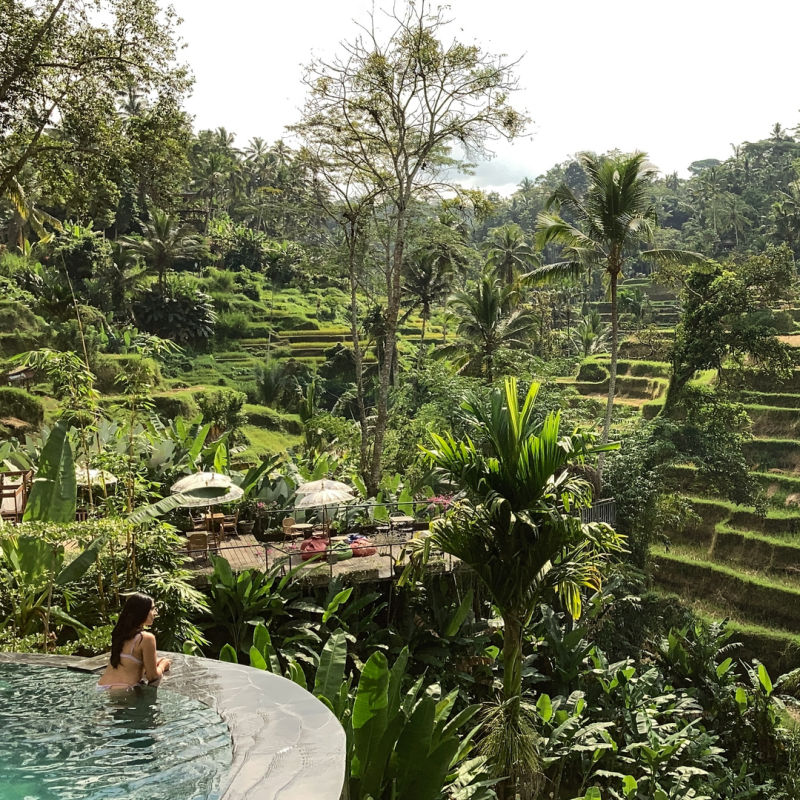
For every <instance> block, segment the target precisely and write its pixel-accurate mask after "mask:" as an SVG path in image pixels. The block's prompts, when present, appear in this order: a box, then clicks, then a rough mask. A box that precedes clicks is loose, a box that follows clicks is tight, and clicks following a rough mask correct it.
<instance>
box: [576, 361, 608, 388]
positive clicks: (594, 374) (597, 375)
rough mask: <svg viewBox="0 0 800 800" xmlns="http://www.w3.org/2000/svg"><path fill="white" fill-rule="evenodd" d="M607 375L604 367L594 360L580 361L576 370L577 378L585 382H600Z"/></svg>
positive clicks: (606, 378)
mask: <svg viewBox="0 0 800 800" xmlns="http://www.w3.org/2000/svg"><path fill="white" fill-rule="evenodd" d="M608 377H609V376H608V370H607V369H606V367H605V366H603V365H602V364H599V363H598V362H597V361H594V360H590V361H584V362H582V363H581V366H580V369H579V370H578V380H579V381H582V382H585V383H600V382H601V381H606V380H608Z"/></svg>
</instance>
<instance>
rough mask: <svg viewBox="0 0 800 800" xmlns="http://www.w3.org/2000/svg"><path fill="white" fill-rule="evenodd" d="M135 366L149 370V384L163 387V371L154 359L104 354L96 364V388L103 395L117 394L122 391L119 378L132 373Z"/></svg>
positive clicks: (131, 355)
mask: <svg viewBox="0 0 800 800" xmlns="http://www.w3.org/2000/svg"><path fill="white" fill-rule="evenodd" d="M133 364H137V365H138V364H140V365H141V366H142V367H144V368H145V369H146V370H147V376H148V382H149V383H151V384H152V385H153V386H160V385H161V370H160V369H159V366H158V364H157V363H156V362H155V361H154V360H153V359H152V358H144V359H143V358H142V357H141V356H139V355H135V354H108V353H106V354H103V355H99V356H98V357H97V359H96V361H95V363H94V374H95V377H96V380H95V388H96V389H97V390H98V391H99V392H102V393H103V394H116V393H118V392H119V391H120V384H119V378H120V377H121V376H122V375H125V374H128V373H129V372H130V371H131V367H132V365H133Z"/></svg>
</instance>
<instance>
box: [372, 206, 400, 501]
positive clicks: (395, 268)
mask: <svg viewBox="0 0 800 800" xmlns="http://www.w3.org/2000/svg"><path fill="white" fill-rule="evenodd" d="M396 224H397V227H396V230H395V240H394V248H393V251H392V260H391V266H390V270H389V273H388V274H387V276H386V296H387V303H386V324H385V328H384V331H385V334H384V335H385V339H384V354H383V363H382V364H381V365H380V372H379V383H378V402H377V409H376V418H375V433H374V436H373V440H372V459H371V464H370V470H369V481H368V482H367V489H368V490H369V493H370V494H371V495H373V494H377V491H378V485H379V484H380V481H381V457H382V455H383V440H384V437H385V435H386V426H387V423H388V419H389V387H390V385H391V380H392V369H393V368H394V359H395V350H396V348H397V320H398V318H399V316H400V276H401V272H402V266H403V249H404V247H405V233H406V219H405V209H404V208H402V207H401V208H398V209H397V223H396Z"/></svg>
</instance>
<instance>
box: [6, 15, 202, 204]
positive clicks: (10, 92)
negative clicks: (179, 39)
mask: <svg viewBox="0 0 800 800" xmlns="http://www.w3.org/2000/svg"><path fill="white" fill-rule="evenodd" d="M175 21H176V16H175V14H174V11H172V10H171V9H167V10H162V9H161V8H160V6H159V3H158V2H156V0H53V1H52V2H46V0H31V1H30V2H23V0H6V1H5V2H3V3H2V4H0V196H1V195H5V194H6V193H7V192H8V190H9V188H10V187H11V186H12V185H13V183H14V181H15V180H18V179H19V176H20V174H21V172H22V170H23V169H24V168H25V166H26V164H27V163H28V162H29V161H31V160H32V159H37V160H42V159H47V158H49V157H51V156H63V151H65V150H67V151H69V152H70V153H72V154H73V156H75V157H78V156H80V154H95V155H96V154H97V153H98V151H102V155H105V156H106V157H112V156H113V154H109V153H108V152H107V149H108V141H109V137H108V130H109V128H114V127H115V126H116V125H117V124H118V121H119V117H118V113H117V106H118V99H119V96H120V94H121V93H123V92H125V91H126V90H127V89H128V88H129V87H130V86H136V87H137V89H138V91H139V92H140V94H142V95H145V96H150V97H152V98H155V97H160V98H166V97H170V98H172V99H173V100H174V99H179V98H180V97H181V96H182V95H183V93H184V92H185V91H186V89H187V88H188V80H187V75H186V71H185V70H184V69H183V68H181V67H179V66H176V63H175V53H176V37H175ZM54 125H56V126H57V129H58V131H59V134H60V135H59V136H56V137H54V136H52V135H51V129H52V128H53V126H54ZM112 139H113V137H112Z"/></svg>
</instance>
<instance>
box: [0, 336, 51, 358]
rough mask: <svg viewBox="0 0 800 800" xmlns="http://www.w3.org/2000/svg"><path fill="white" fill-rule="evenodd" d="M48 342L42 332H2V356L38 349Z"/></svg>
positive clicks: (0, 354)
mask: <svg viewBox="0 0 800 800" xmlns="http://www.w3.org/2000/svg"><path fill="white" fill-rule="evenodd" d="M45 343H46V342H45V341H44V336H43V335H42V334H41V333H31V332H30V331H14V333H0V356H4V357H6V358H7V357H9V356H16V355H18V354H19V353H27V352H28V350H38V349H39V348H40V347H42V346H43V345H44V344H45Z"/></svg>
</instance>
